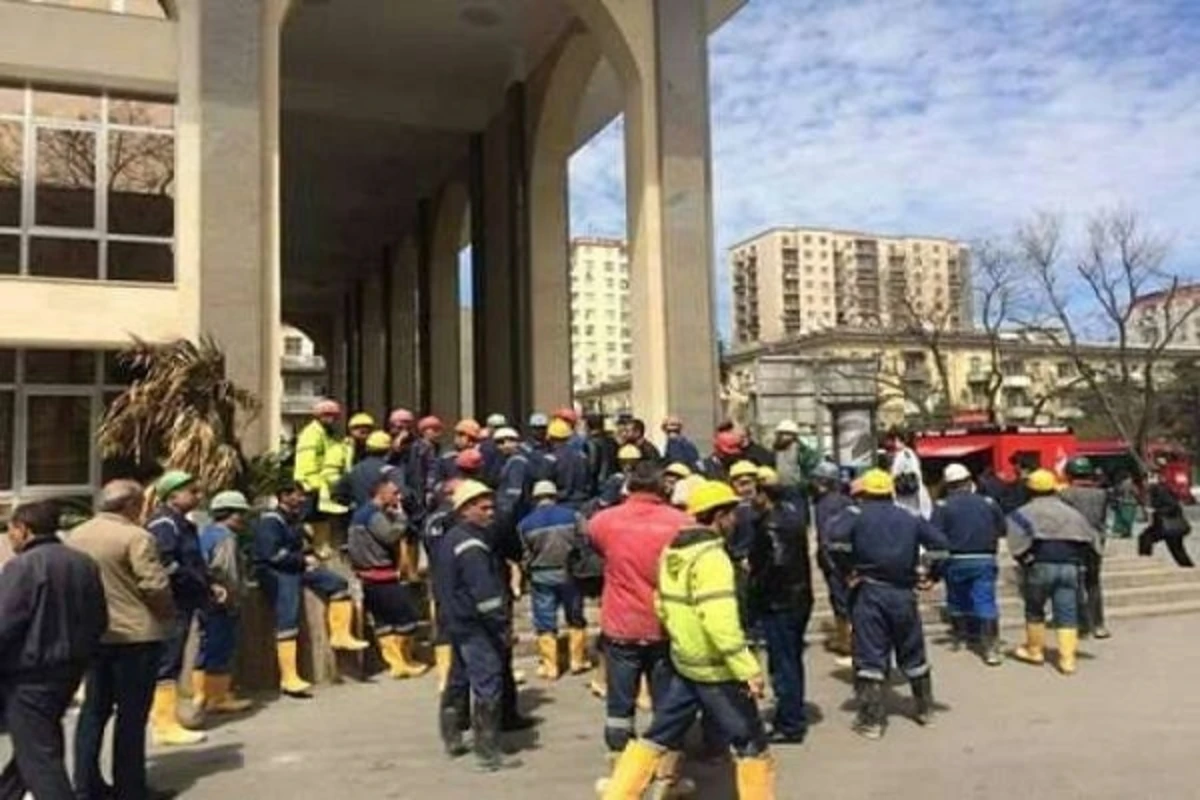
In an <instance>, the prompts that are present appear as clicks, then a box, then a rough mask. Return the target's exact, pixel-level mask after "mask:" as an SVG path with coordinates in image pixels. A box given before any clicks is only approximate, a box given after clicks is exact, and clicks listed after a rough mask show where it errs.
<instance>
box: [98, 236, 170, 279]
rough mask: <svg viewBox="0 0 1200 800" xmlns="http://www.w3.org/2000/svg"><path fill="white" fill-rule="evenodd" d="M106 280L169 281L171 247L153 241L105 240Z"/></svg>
mask: <svg viewBox="0 0 1200 800" xmlns="http://www.w3.org/2000/svg"><path fill="white" fill-rule="evenodd" d="M107 266H108V272H107V277H108V279H109V280H114V281H144V282H148V283H170V282H171V281H172V280H173V279H174V277H175V248H173V247H172V246H171V245H169V244H157V243H154V242H122V241H116V240H113V241H110V242H109V243H108V264H107Z"/></svg>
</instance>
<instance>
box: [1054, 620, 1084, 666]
mask: <svg viewBox="0 0 1200 800" xmlns="http://www.w3.org/2000/svg"><path fill="white" fill-rule="evenodd" d="M1078 650H1079V629H1078V628H1059V629H1058V671H1059V672H1061V673H1062V674H1063V675H1073V674H1075V654H1076V652H1078Z"/></svg>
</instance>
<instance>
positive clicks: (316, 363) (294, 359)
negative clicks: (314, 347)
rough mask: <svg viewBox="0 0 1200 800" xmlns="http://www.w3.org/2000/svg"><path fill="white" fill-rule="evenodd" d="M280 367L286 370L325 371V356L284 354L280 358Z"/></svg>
mask: <svg viewBox="0 0 1200 800" xmlns="http://www.w3.org/2000/svg"><path fill="white" fill-rule="evenodd" d="M280 367H281V368H282V370H283V371H284V372H324V371H325V356H319V355H316V354H310V355H284V356H282V357H281V358H280Z"/></svg>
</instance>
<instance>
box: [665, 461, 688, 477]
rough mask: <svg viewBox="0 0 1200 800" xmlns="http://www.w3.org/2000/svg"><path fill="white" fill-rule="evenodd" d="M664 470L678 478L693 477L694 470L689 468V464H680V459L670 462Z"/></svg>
mask: <svg viewBox="0 0 1200 800" xmlns="http://www.w3.org/2000/svg"><path fill="white" fill-rule="evenodd" d="M663 472H665V473H667V474H668V475H674V476H675V477H677V478H688V477H691V474H692V471H691V470H690V469H688V466H687V464H680V463H679V462H678V461H676V462H675V463H674V464H668V465H667V468H666V469H665V470H663Z"/></svg>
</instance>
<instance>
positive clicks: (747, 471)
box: [729, 461, 758, 481]
mask: <svg viewBox="0 0 1200 800" xmlns="http://www.w3.org/2000/svg"><path fill="white" fill-rule="evenodd" d="M757 477H758V466H757V465H756V464H755V463H754V462H753V461H738V462H737V463H735V464H734V465H733V466H732V467H730V468H729V480H731V481H736V480H737V479H738V478H757Z"/></svg>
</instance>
